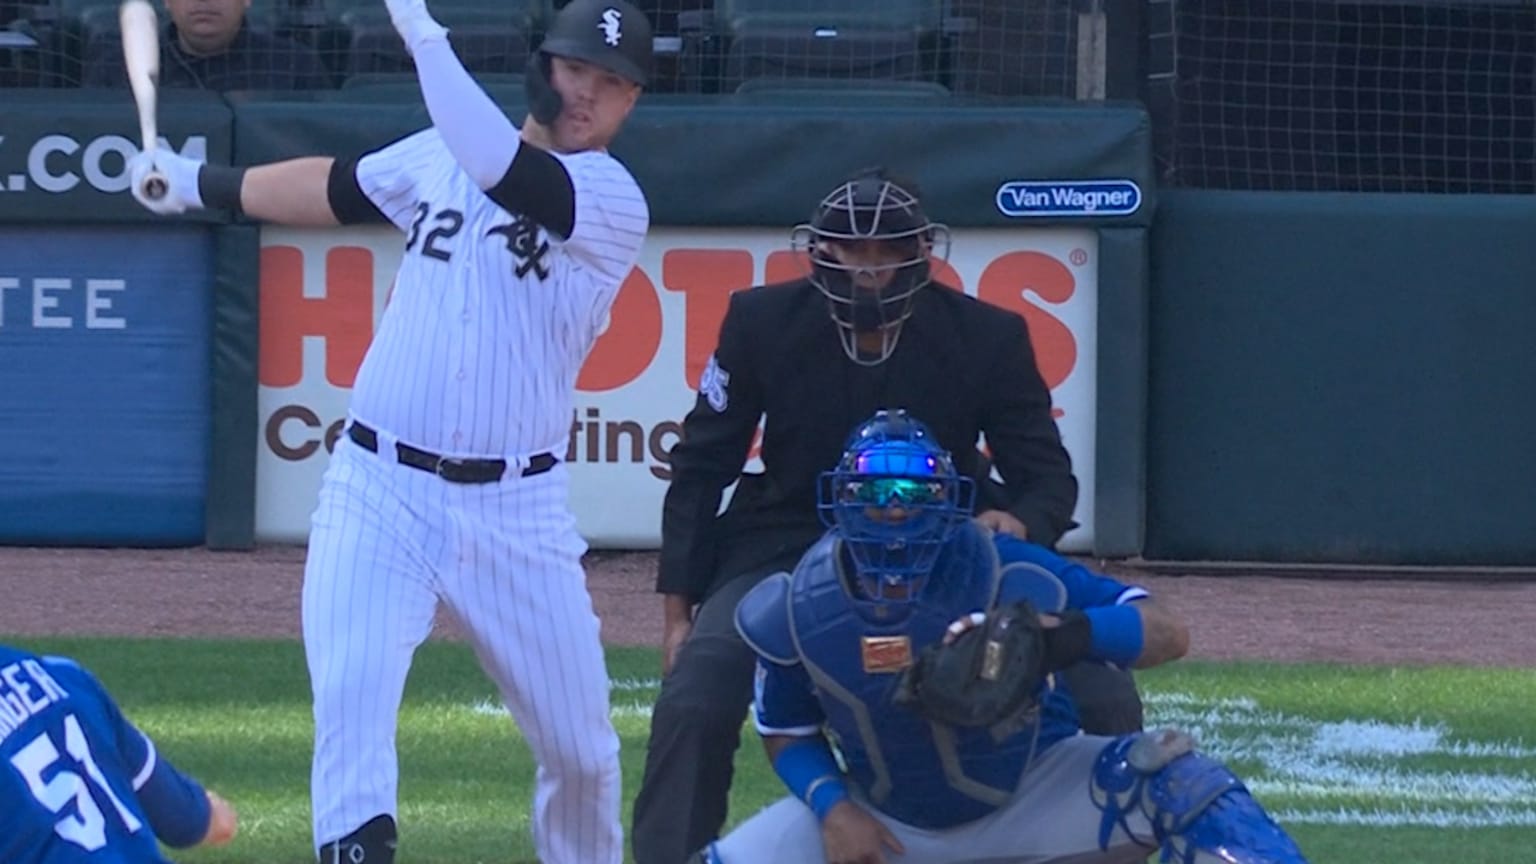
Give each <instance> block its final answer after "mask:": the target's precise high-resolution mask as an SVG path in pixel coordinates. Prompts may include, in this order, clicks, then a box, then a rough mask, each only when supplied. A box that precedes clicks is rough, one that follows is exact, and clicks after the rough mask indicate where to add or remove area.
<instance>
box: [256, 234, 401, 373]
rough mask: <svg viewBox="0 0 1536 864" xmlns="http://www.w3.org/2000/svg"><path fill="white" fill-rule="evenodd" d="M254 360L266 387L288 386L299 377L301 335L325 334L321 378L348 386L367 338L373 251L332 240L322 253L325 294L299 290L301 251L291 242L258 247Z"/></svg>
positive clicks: (370, 325) (370, 335)
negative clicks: (258, 295) (310, 294)
mask: <svg viewBox="0 0 1536 864" xmlns="http://www.w3.org/2000/svg"><path fill="white" fill-rule="evenodd" d="M260 310H261V311H260V327H261V335H260V355H259V356H260V360H259V362H258V364H257V366H258V372H257V374H258V377H259V379H260V381H261V383H262V384H263V385H265V386H267V387H293V386H295V385H297V384H298V383H299V382H300V381H301V380H302V379H303V377H304V337H306V336H319V337H321V338H322V339H324V340H325V380H326V381H328V382H329V383H330V384H331V385H332V386H334V387H351V386H352V381H353V379H355V378H356V377H357V367H358V366H360V365H362V362H363V354H365V353H366V352H367V351H368V343H369V341H371V340H372V339H373V253H372V252H370V251H369V250H367V249H365V248H361V247H357V246H337V247H336V248H334V249H331V250H330V251H329V252H327V253H326V256H325V296H324V297H305V296H304V253H303V252H302V251H300V250H299V249H295V248H294V247H292V246H268V247H266V248H264V249H262V250H261V300H260Z"/></svg>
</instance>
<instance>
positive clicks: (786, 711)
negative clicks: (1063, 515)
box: [737, 522, 1147, 829]
mask: <svg viewBox="0 0 1536 864" xmlns="http://www.w3.org/2000/svg"><path fill="white" fill-rule="evenodd" d="M843 562H844V558H843V556H842V555H841V554H840V553H839V550H838V548H837V540H836V538H835V535H834V534H832V533H830V532H829V533H828V534H827V535H826V536H824V537H823V538H822V540H821V541H820V542H818V543H817V544H816V545H815V546H813V547H812V548H811V549H810V550H809V551H808V552H807V553H806V555H805V556H804V557H803V558H802V559H801V561H800V563H799V565H797V567H796V568H795V572H794V573H793V574H780V575H777V576H774V577H770V579H769V580H767V581H765V582H764V583H762V584H761V585H759V586H758V587H757V588H755V589H754V590H753V591H752V592H751V593H750V594H749V595H748V596H747V598H746V599H744V600H743V601H742V604H741V606H740V607H739V608H738V611H737V616H738V627H739V629H741V631H742V634H743V636H744V637H745V638H746V639H747V641H748V642H749V643H750V644H751V645H752V647H753V648H754V650H756V651H757V653H758V654H759V661H758V670H757V683H756V696H755V709H754V711H755V720H756V725H757V729H758V731H759V732H760V733H762V734H764V735H791V736H807V735H818V734H826V735H827V736H828V737H829V738H831V739H832V741H833V743H834V744H835V745H836V746H837V749H838V752H839V755H840V756H841V758H842V761H843V764H844V766H845V768H846V771H847V775H848V779H849V780H850V781H851V782H853V783H854V784H856V785H857V786H858V787H859V788H860V790H861V792H862V793H863V794H864V796H865V798H866V799H867V800H868V801H869V802H870V803H872V804H873V805H874V806H876V807H878V808H879V809H880V810H881V811H882V812H885V813H887V814H888V815H890V816H892V817H894V818H896V819H899V820H901V821H902V822H905V823H907V824H909V825H913V826H916V827H919V828H929V829H944V828H950V827H953V826H955V825H959V824H963V823H965V822H970V821H972V820H975V819H979V818H982V817H984V816H986V815H988V814H989V813H992V812H993V811H995V810H997V809H998V808H1000V807H1002V806H1004V805H1005V804H1007V803H1008V801H1009V800H1010V799H1011V797H1012V795H1013V792H1014V790H1015V789H1017V788H1018V785H1019V782H1020V779H1021V778H1022V776H1023V773H1024V771H1025V769H1026V768H1028V766H1029V764H1030V762H1031V761H1032V760H1033V759H1034V758H1036V757H1037V756H1038V755H1039V754H1040V753H1042V752H1044V751H1045V749H1046V748H1048V747H1050V746H1051V745H1052V744H1054V743H1055V742H1057V741H1060V740H1062V739H1063V738H1066V737H1069V736H1072V735H1076V734H1077V733H1078V731H1079V726H1078V720H1077V709H1076V706H1075V705H1074V703H1073V701H1072V698H1071V695H1070V694H1069V693H1068V692H1067V691H1066V689H1065V687H1064V686H1062V685H1059V684H1057V683H1055V682H1054V681H1052V682H1049V683H1048V684H1047V685H1046V689H1045V690H1044V691H1043V692H1042V693H1041V695H1040V706H1041V707H1040V712H1039V714H1038V716H1037V717H1035V718H1034V719H1033V721H1032V722H1025V723H1021V724H1018V725H1017V726H1015V727H1013V728H1008V729H965V728H956V727H951V726H946V725H944V724H938V723H932V722H929V721H927V720H925V719H923V718H921V717H919V716H918V715H916V714H915V713H914V712H912V711H910V710H907V709H905V708H902V707H900V706H897V705H895V704H894V703H893V702H892V696H893V695H894V692H895V690H896V685H897V682H898V681H899V679H900V673H901V671H902V670H904V669H905V668H906V667H907V666H908V665H909V664H910V662H911V660H912V658H914V657H915V656H916V655H917V654H918V653H920V652H921V651H922V649H923V648H924V647H926V646H927V645H929V644H931V643H933V642H935V641H937V640H939V639H940V638H941V637H942V635H943V633H944V630H945V628H946V627H947V626H948V625H949V623H950V622H952V621H954V620H955V619H957V618H959V617H961V616H962V615H966V614H968V613H971V612H976V611H985V610H989V609H992V608H994V607H996V606H999V605H1004V604H1007V603H1011V602H1014V601H1016V600H1019V599H1024V598H1027V599H1029V600H1031V601H1032V602H1033V603H1034V604H1035V605H1036V606H1037V607H1038V608H1040V609H1041V610H1042V611H1060V610H1062V609H1063V608H1068V607H1070V608H1078V609H1086V608H1090V607H1094V606H1108V605H1113V604H1117V603H1126V602H1130V601H1132V600H1136V599H1140V598H1143V597H1145V596H1147V593H1146V591H1145V590H1143V589H1141V588H1139V587H1135V586H1130V585H1126V584H1124V583H1121V582H1118V581H1116V580H1114V579H1111V578H1109V577H1106V576H1102V575H1099V574H1096V573H1094V572H1092V571H1090V570H1088V569H1087V568H1085V567H1083V566H1082V565H1080V564H1077V563H1075V562H1073V561H1070V560H1068V559H1066V558H1063V557H1061V556H1059V555H1056V554H1054V553H1052V552H1051V551H1049V550H1047V549H1045V548H1043V547H1040V546H1037V545H1034V544H1031V543H1026V542H1022V541H1019V540H1015V539H1013V538H1009V537H1006V536H997V537H995V538H994V537H992V536H990V534H989V532H987V531H985V529H982V528H980V527H979V526H978V525H976V524H975V523H974V522H973V523H971V524H970V525H969V526H968V527H967V528H965V529H963V530H961V531H960V532H959V533H958V534H957V535H956V536H955V538H954V539H953V540H952V541H951V542H950V543H949V544H948V545H947V546H946V548H945V550H944V552H943V553H942V554H941V556H940V557H939V559H938V562H937V563H936V564H935V566H934V570H933V573H932V574H931V575H930V576H929V583H928V586H927V587H926V589H925V590H924V593H923V599H922V602H921V603H919V604H917V605H916V606H915V607H913V608H912V609H911V610H910V611H909V612H907V613H906V614H892V615H891V616H890V618H891V621H890V622H889V623H884V622H882V621H881V620H880V618H881V616H880V615H879V614H874V615H871V614H869V610H867V609H866V610H864V611H863V612H862V613H860V612H859V611H858V610H856V608H855V604H854V602H853V600H852V599H851V597H850V594H849V590H848V587H847V585H848V576H847V574H846V573H844V564H843ZM877 612H878V610H877Z"/></svg>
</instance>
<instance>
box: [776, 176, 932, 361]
mask: <svg viewBox="0 0 1536 864" xmlns="http://www.w3.org/2000/svg"><path fill="white" fill-rule="evenodd" d="M790 245H791V247H792V248H793V249H794V250H795V251H796V252H802V253H805V254H806V255H807V256H808V257H809V258H810V263H811V275H810V279H811V284H812V285H815V286H816V288H817V290H819V291H820V292H821V294H822V296H823V297H825V298H826V299H827V307H828V310H829V311H830V313H831V315H832V320H833V322H835V323H836V324H837V329H838V335H839V337H840V338H841V340H842V345H843V353H845V354H847V355H848V358H849V359H850V360H852V361H853V362H855V363H858V364H860V365H863V366H876V365H879V364H880V363H883V362H885V361H886V360H887V359H888V358H889V357H890V356H891V354H892V352H894V351H895V350H896V343H897V340H898V339H900V338H901V326H902V324H903V322H905V321H906V320H907V318H909V317H910V316H911V315H912V306H913V303H914V302H915V300H916V297H917V292H918V291H920V290H922V289H923V288H924V287H925V286H926V285H928V283H929V281H930V278H931V276H930V268H929V258H930V256H933V257H936V258H938V259H939V260H941V261H942V260H945V259H947V258H948V257H949V228H948V227H946V226H944V225H941V224H939V223H936V222H932V221H930V220H929V219H928V216H927V214H925V213H924V212H923V207H922V203H921V202H919V201H918V199H917V196H915V195H914V194H912V193H911V192H910V191H908V190H907V189H906V188H904V187H903V186H902V185H900V184H899V183H897V182H895V181H894V180H892V179H890V178H889V177H887V176H886V174H885V172H884V171H882V170H872V171H866V172H864V173H862V174H860V175H858V176H856V177H854V178H853V179H852V180H849V181H848V182H846V183H843V184H842V185H841V186H838V187H837V188H836V189H834V190H832V192H831V194H829V195H827V197H825V198H823V199H822V200H821V203H820V204H818V205H817V207H816V212H815V214H814V215H813V216H812V217H811V221H810V222H809V223H808V224H804V225H799V226H796V228H795V229H794V232H793V233H792V234H791V235H790Z"/></svg>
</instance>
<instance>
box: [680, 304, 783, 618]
mask: <svg viewBox="0 0 1536 864" xmlns="http://www.w3.org/2000/svg"><path fill="white" fill-rule="evenodd" d="M741 299H742V292H737V293H736V294H733V295H732V296H731V302H730V306H729V307H728V308H727V309H726V313H725V320H724V321H723V322H721V324H720V340H719V342H718V343H717V345H716V348H715V356H714V361H713V362H714V364H715V369H713V370H706V372H705V376H706V378H708V377H709V376H710V375H712V374H713V375H714V378H713V380H712V381H710V380H701V381H700V393H699V396H698V399H697V401H695V403H694V406H693V410H692V411H690V412H688V416H687V417H685V418H684V419H683V431H682V435H681V438H680V440H679V441H678V442H677V444H676V445H675V446H674V447H673V448H672V453H671V456H670V463H671V469H672V481H671V483H670V484H669V485H668V486H667V495H666V499H665V501H664V502H663V503H662V511H661V562H660V566H659V569H658V572H657V576H656V590H657V591H658V592H659V593H662V594H682V595H686V596H688V597H689V598H691V599H692V600H695V601H697V600H700V599H702V598H703V596H704V594H705V593H706V592H707V591H708V590H709V586H710V583H711V582H713V581H714V577H715V563H716V551H717V549H716V544H717V542H718V539H717V537H716V534H717V528H716V525H717V522H716V514H717V512H718V511H719V509H720V496H721V494H722V493H723V492H724V491H725V487H727V486H729V485H731V484H732V483H733V482H735V481H736V480H737V478H739V477H740V476H741V470H742V468H744V467H745V466H746V464H747V453H748V451H749V450H750V449H751V447H752V436H753V434H754V433H756V431H757V423H758V421H759V420H760V419H762V413H763V401H762V399H763V397H762V391H761V388H760V383H759V381H758V379H757V375H756V374H755V373H756V371H757V370H756V369H754V368H753V358H754V357H755V352H754V350H753V347H752V345H751V343H750V341H749V339H750V336H751V328H750V327H749V325H748V320H747V319H748V315H747V313H745V312H743V311H742V309H741V304H740V303H739V302H738V301H739V300H741ZM711 397H713V401H711Z"/></svg>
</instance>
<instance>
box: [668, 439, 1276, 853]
mask: <svg viewBox="0 0 1536 864" xmlns="http://www.w3.org/2000/svg"><path fill="white" fill-rule="evenodd" d="M972 496H973V490H972V488H971V486H970V481H969V480H968V479H966V478H964V477H959V476H957V474H956V472H955V469H954V466H953V463H952V462H951V461H950V458H949V454H948V453H946V452H945V451H944V450H943V449H942V448H940V447H939V446H938V445H937V444H935V443H934V442H933V440H932V437H931V436H930V434H929V433H928V431H927V429H926V428H925V427H924V426H923V425H922V424H921V423H919V422H917V421H915V420H913V419H911V418H909V417H907V416H906V415H905V414H904V413H902V412H889V413H888V412H880V413H879V414H877V415H876V416H875V417H874V418H873V419H872V420H870V421H868V422H867V423H866V424H865V425H863V426H861V427H860V428H859V430H857V431H856V432H855V434H854V436H853V438H852V439H851V441H850V443H849V445H848V448H847V450H846V452H845V454H844V457H843V459H842V461H841V462H840V463H839V465H838V467H837V468H836V469H835V470H833V471H831V472H828V473H827V474H826V475H823V478H822V484H821V489H820V495H819V499H820V508H821V513H822V515H823V519H824V520H825V521H826V522H827V523H828V524H829V525H830V526H831V530H830V531H828V532H827V534H826V535H825V536H824V537H823V538H822V539H821V540H820V541H819V542H818V543H817V544H816V545H815V546H813V547H812V548H811V549H810V550H809V551H808V552H807V553H806V555H805V557H804V558H802V559H801V561H800V563H799V564H798V565H797V566H796V568H795V572H794V573H793V574H789V573H780V574H777V575H775V576H772V577H769V579H768V580H767V581H765V582H764V583H762V584H761V585H759V586H758V587H757V588H755V589H754V590H753V591H752V592H751V593H749V594H748V595H747V596H746V597H745V598H744V599H743V600H742V602H741V604H740V605H739V606H738V607H737V612H736V623H737V628H738V629H739V630H740V632H741V633H742V636H743V637H744V638H745V639H746V640H747V642H748V643H749V644H751V646H752V648H753V650H755V651H756V652H757V654H758V667H757V683H756V699H755V714H756V723H757V729H758V731H759V733H761V735H762V736H763V742H764V745H765V747H766V749H767V751H768V757H769V759H770V760H771V761H772V763H773V767H774V770H775V771H776V772H777V773H778V775H779V776H780V777H781V778H782V779H783V781H784V784H785V785H786V786H787V787H788V788H789V791H790V795H789V797H786V798H785V799H783V800H781V801H779V802H778V803H776V804H773V805H771V806H770V807H768V808H767V809H765V810H763V811H762V812H760V813H758V814H757V815H755V816H754V817H752V818H751V819H749V820H748V821H747V822H745V823H743V824H742V825H741V826H739V827H738V828H737V829H736V830H735V831H733V832H731V833H730V834H728V835H727V836H726V837H724V838H723V839H721V840H719V841H718V842H716V843H713V844H711V845H710V846H709V847H707V848H706V849H704V850H701V851H700V852H699V853H698V854H696V855H695V856H694V858H693V859H692V861H693V864H756V862H764V864H778V862H784V861H794V862H818V861H825V862H828V864H854V862H857V864H871V862H886V861H890V862H906V864H965V862H973V864H981V862H986V864H1002V862H1073V864H1079V862H1140V861H1144V860H1145V859H1146V858H1147V857H1148V855H1150V854H1152V853H1154V852H1156V851H1157V850H1158V849H1159V848H1161V849H1162V851H1163V853H1164V857H1163V858H1162V860H1164V861H1177V862H1181V864H1207V862H1211V864H1214V862H1229V864H1298V862H1304V861H1305V859H1304V858H1303V857H1302V854H1301V852H1300V850H1298V849H1297V847H1296V845H1295V844H1294V843H1293V842H1292V841H1291V839H1290V837H1289V836H1287V835H1286V833H1285V832H1284V831H1283V830H1282V829H1281V828H1280V827H1279V826H1278V825H1277V824H1276V823H1275V822H1274V821H1273V820H1272V819H1271V818H1270V817H1269V815H1268V814H1266V813H1265V811H1264V810H1263V808H1262V807H1260V806H1259V804H1258V802H1256V801H1255V800H1254V799H1253V797H1252V796H1251V795H1250V794H1249V793H1248V791H1247V789H1246V788H1245V787H1244V786H1243V784H1242V782H1241V781H1240V780H1239V779H1238V778H1237V777H1236V776H1235V775H1234V774H1233V773H1232V772H1231V771H1230V770H1228V769H1227V768H1226V766H1224V765H1222V764H1221V763H1219V762H1217V761H1215V760H1213V759H1210V758H1209V757H1206V756H1203V755H1201V754H1200V753H1198V752H1195V751H1194V749H1193V743H1192V741H1191V740H1190V738H1189V736H1187V735H1185V734H1183V733H1180V732H1177V731H1174V730H1162V731H1157V732H1149V733H1140V734H1136V735H1127V736H1123V737H1118V738H1109V737H1098V736H1091V735H1085V734H1082V733H1081V730H1080V729H1079V727H1078V723H1077V714H1076V709H1075V708H1074V705H1073V700H1072V694H1071V693H1070V692H1068V690H1067V689H1066V687H1065V685H1064V684H1063V683H1062V682H1060V681H1058V680H1057V678H1056V676H1055V675H1054V674H1053V673H1054V672H1056V671H1058V670H1060V669H1063V668H1066V667H1067V666H1068V665H1070V664H1072V663H1075V662H1078V661H1080V660H1083V659H1091V660H1098V661H1101V662H1106V663H1112V664H1115V665H1117V666H1122V667H1127V666H1135V667H1141V668H1145V667H1150V666H1156V665H1158V664H1161V663H1165V662H1168V661H1169V660H1173V659H1176V658H1177V657H1179V656H1181V655H1183V654H1184V652H1185V651H1186V650H1187V648H1188V643H1189V636H1188V632H1187V630H1186V629H1185V627H1184V625H1183V624H1182V623H1181V622H1180V621H1178V620H1177V619H1176V618H1175V617H1174V616H1173V615H1172V613H1170V612H1169V611H1168V610H1167V609H1164V608H1162V607H1160V606H1159V605H1158V604H1157V603H1156V602H1155V601H1153V600H1152V599H1151V598H1150V597H1149V596H1148V594H1147V592H1146V591H1145V590H1143V589H1142V588H1139V587H1135V586H1130V585H1125V584H1122V583H1120V582H1117V581H1115V580H1113V579H1111V578H1109V577H1106V576H1101V575H1098V574H1096V573H1093V572H1091V571H1090V570H1088V569H1086V568H1084V567H1082V566H1080V565H1078V564H1076V563H1073V562H1071V561H1068V560H1066V559H1064V558H1061V557H1059V556H1057V555H1055V554H1053V553H1051V552H1049V551H1047V550H1045V549H1043V548H1041V547H1039V546H1035V545H1031V544H1028V543H1025V542H1022V541H1019V540H1015V539H1013V538H1009V537H1005V536H1001V535H998V536H993V535H992V534H991V533H990V532H988V531H986V529H984V528H982V527H981V526H980V525H979V524H978V523H977V522H975V521H974V520H973V519H972V518H971V499H972ZM834 747H835V748H836V751H837V754H836V755H834ZM839 757H840V758H839Z"/></svg>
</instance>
